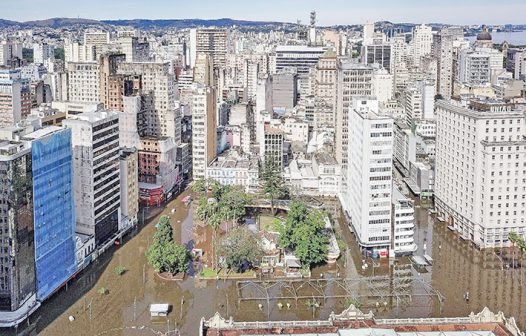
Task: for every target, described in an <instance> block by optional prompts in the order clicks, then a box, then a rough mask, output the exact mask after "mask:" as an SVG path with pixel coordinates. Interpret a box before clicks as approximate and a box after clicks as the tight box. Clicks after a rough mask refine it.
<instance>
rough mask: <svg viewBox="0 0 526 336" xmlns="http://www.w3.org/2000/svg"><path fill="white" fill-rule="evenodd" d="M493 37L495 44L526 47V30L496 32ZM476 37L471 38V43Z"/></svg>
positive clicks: (492, 34)
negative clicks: (505, 43) (506, 43)
mask: <svg viewBox="0 0 526 336" xmlns="http://www.w3.org/2000/svg"><path fill="white" fill-rule="evenodd" d="M491 36H492V37H493V43H498V44H500V43H502V42H504V41H508V43H509V44H511V45H514V46H526V30H525V31H517V32H495V33H491ZM476 38H477V37H476V36H469V37H468V39H469V40H470V41H475V40H476Z"/></svg>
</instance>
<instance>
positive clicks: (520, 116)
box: [435, 101, 526, 248]
mask: <svg viewBox="0 0 526 336" xmlns="http://www.w3.org/2000/svg"><path fill="white" fill-rule="evenodd" d="M525 137H526V117H525V114H524V111H523V110H522V109H519V108H516V107H514V106H513V105H507V104H504V103H502V102H495V101H484V102H480V101H472V102H470V105H469V106H468V107H464V106H462V105H460V104H459V103H456V102H453V101H452V102H445V101H439V102H438V103H437V136H436V179H435V195H436V196H435V202H436V207H437V209H438V212H439V214H440V215H441V216H443V217H444V218H445V220H446V222H447V225H449V226H450V227H451V228H453V229H454V230H456V231H458V232H459V233H460V235H461V236H462V237H464V238H465V239H469V240H471V241H473V242H474V243H475V244H476V245H478V246H480V247H481V248H491V247H499V246H507V245H509V241H508V234H509V233H510V232H516V233H518V234H519V235H521V236H522V237H526V138H525Z"/></svg>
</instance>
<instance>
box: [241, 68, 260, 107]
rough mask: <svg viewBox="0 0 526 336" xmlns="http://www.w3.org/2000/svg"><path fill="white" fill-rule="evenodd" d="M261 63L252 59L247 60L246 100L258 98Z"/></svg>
mask: <svg viewBox="0 0 526 336" xmlns="http://www.w3.org/2000/svg"><path fill="white" fill-rule="evenodd" d="M258 75H259V63H257V62H253V61H250V60H246V61H245V76H244V77H245V88H246V89H245V95H246V97H245V98H246V99H245V100H246V101H248V100H254V99H255V98H256V90H257V85H258Z"/></svg>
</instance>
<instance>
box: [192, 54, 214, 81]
mask: <svg viewBox="0 0 526 336" xmlns="http://www.w3.org/2000/svg"><path fill="white" fill-rule="evenodd" d="M193 81H194V82H195V83H199V84H203V85H205V86H213V85H214V63H213V60H212V57H211V56H210V55H209V54H204V53H199V54H198V55H197V59H196V60H195V65H194V80H193Z"/></svg>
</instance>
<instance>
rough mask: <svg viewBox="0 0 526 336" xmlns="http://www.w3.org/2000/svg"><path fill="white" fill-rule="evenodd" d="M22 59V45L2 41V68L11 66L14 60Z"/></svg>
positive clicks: (0, 64)
mask: <svg viewBox="0 0 526 336" xmlns="http://www.w3.org/2000/svg"><path fill="white" fill-rule="evenodd" d="M17 59H18V60H21V59H22V43H19V42H15V41H0V66H9V65H10V64H11V62H12V61H13V60H17Z"/></svg>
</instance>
